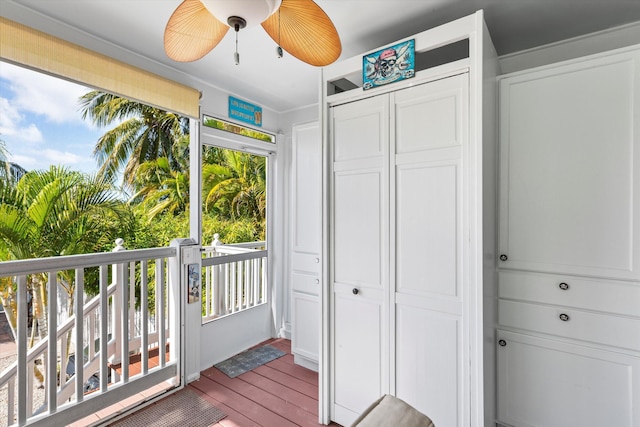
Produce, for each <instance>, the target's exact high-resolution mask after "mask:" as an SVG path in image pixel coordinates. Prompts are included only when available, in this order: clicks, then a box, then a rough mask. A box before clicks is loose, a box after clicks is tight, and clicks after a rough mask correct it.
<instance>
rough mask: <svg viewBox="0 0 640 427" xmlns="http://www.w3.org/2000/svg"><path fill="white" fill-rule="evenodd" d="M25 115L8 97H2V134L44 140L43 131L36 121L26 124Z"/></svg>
mask: <svg viewBox="0 0 640 427" xmlns="http://www.w3.org/2000/svg"><path fill="white" fill-rule="evenodd" d="M23 121H24V117H23V116H22V115H21V114H20V112H19V111H18V110H17V109H16V108H15V106H14V105H12V104H11V103H10V102H9V100H8V99H5V98H0V135H3V136H11V137H14V138H16V139H20V140H22V141H26V142H40V141H42V132H40V129H38V126H36V125H35V124H34V123H31V124H27V125H26V126H24V125H23V124H22V122H23Z"/></svg>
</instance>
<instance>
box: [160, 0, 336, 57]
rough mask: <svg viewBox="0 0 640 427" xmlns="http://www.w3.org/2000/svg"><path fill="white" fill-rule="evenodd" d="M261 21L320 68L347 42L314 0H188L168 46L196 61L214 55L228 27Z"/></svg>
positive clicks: (168, 34)
mask: <svg viewBox="0 0 640 427" xmlns="http://www.w3.org/2000/svg"><path fill="white" fill-rule="evenodd" d="M258 24H261V25H262V28H264V29H265V31H266V32H267V34H269V36H270V37H271V38H272V39H273V40H274V41H275V42H276V43H277V45H278V46H277V52H278V55H279V56H282V49H284V50H285V51H287V52H288V53H289V54H291V55H293V56H294V57H296V58H298V59H299V60H301V61H303V62H306V63H307V64H311V65H315V66H324V65H328V64H331V63H332V62H334V61H335V60H336V59H338V57H339V56H340V53H341V52H342V44H341V43H340V37H339V36H338V32H337V31H336V28H335V26H334V25H333V22H331V19H329V17H328V16H327V14H326V13H325V12H324V11H323V10H322V9H321V8H320V6H318V5H317V4H316V3H315V2H314V1H313V0H184V1H183V2H182V3H181V4H180V5H179V6H178V7H177V9H176V10H175V11H174V12H173V14H172V15H171V17H170V18H169V22H167V26H166V28H165V30H164V49H165V52H166V53H167V56H168V57H169V58H171V59H173V60H174V61H179V62H190V61H195V60H198V59H200V58H202V57H203V56H205V55H206V54H207V53H209V52H210V51H211V50H212V49H213V48H214V47H215V46H216V45H217V44H218V43H219V42H220V40H222V38H223V37H224V36H225V34H226V33H227V31H228V30H229V28H233V29H234V30H235V32H236V52H235V60H236V64H238V63H239V54H238V32H239V31H240V30H241V29H242V28H245V27H250V26H254V25H258Z"/></svg>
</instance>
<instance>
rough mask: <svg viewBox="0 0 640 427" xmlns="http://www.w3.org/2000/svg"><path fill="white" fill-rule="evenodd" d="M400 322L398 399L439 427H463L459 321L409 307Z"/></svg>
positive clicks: (403, 309) (403, 310) (399, 315)
mask: <svg viewBox="0 0 640 427" xmlns="http://www.w3.org/2000/svg"><path fill="white" fill-rule="evenodd" d="M397 319H398V320H397V325H396V329H397V332H396V339H397V340H398V342H401V343H402V345H401V346H399V347H398V351H397V353H396V394H397V396H398V397H399V398H400V399H403V400H405V401H406V402H407V403H409V404H411V405H413V406H414V407H415V408H416V409H418V410H419V411H421V412H422V413H425V414H428V415H429V417H430V418H431V419H432V420H433V422H434V424H435V425H437V426H440V425H442V426H458V425H460V420H459V418H458V417H459V415H458V414H459V413H460V404H461V402H460V394H459V390H460V374H459V372H460V368H459V365H460V355H461V354H462V351H461V348H460V346H461V343H462V341H461V325H460V320H459V317H458V316H452V315H448V314H446V313H440V312H436V311H430V310H424V309H421V308H416V307H411V306H407V305H405V306H402V307H398V311H397Z"/></svg>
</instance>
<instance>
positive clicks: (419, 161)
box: [392, 74, 469, 426]
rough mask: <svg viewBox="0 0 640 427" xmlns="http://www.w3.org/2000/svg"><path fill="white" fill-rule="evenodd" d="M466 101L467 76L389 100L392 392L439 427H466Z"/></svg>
mask: <svg viewBox="0 0 640 427" xmlns="http://www.w3.org/2000/svg"><path fill="white" fill-rule="evenodd" d="M467 98H468V76H467V75H466V74H462V75H457V76H453V77H449V78H446V79H443V80H438V81H435V82H432V83H428V84H424V85H420V86H416V87H414V88H412V89H408V90H401V91H398V92H396V93H394V95H392V99H393V106H394V108H393V112H394V116H395V120H394V122H395V128H394V129H395V131H394V133H393V136H394V138H392V141H393V142H392V144H393V145H394V146H395V152H396V155H395V156H394V158H395V161H394V163H395V165H394V166H395V191H394V194H395V221H396V225H395V227H394V231H395V245H393V247H394V248H395V250H394V252H395V257H394V258H395V262H394V265H395V280H394V282H395V309H396V314H395V318H396V325H395V345H396V350H395V388H396V395H397V396H398V397H399V398H401V399H403V400H405V401H406V402H408V403H409V404H411V405H413V406H414V407H416V408H417V409H418V410H419V411H421V412H423V413H425V414H428V415H429V417H430V418H431V419H432V420H433V422H434V423H435V425H438V426H439V425H442V426H462V425H463V424H465V421H464V415H463V414H465V413H466V412H465V411H464V410H463V408H464V407H466V406H468V405H469V402H468V396H469V385H468V377H469V373H468V351H467V349H466V345H467V344H466V343H468V342H469V339H468V337H467V336H465V334H466V333H467V330H468V328H465V326H464V324H465V322H467V321H468V319H467V318H466V316H464V314H463V313H464V306H463V300H464V297H465V295H469V291H468V289H465V286H466V284H465V280H464V274H463V271H464V270H463V265H464V260H463V257H464V256H465V254H464V248H465V244H466V242H467V241H468V237H467V238H465V236H468V231H467V230H465V229H464V227H463V220H464V218H465V206H467V205H466V202H465V201H464V200H465V199H464V197H463V182H464V180H465V174H464V172H463V168H462V161H463V152H465V151H466V150H468V136H467V135H468V131H467V129H468V118H467V111H468V110H467V105H468V102H467ZM466 424H468V422H467V423H466Z"/></svg>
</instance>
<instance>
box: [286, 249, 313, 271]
mask: <svg viewBox="0 0 640 427" xmlns="http://www.w3.org/2000/svg"><path fill="white" fill-rule="evenodd" d="M291 269H292V270H298V271H309V272H313V273H318V274H319V273H320V255H318V254H311V253H302V252H292V253H291Z"/></svg>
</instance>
